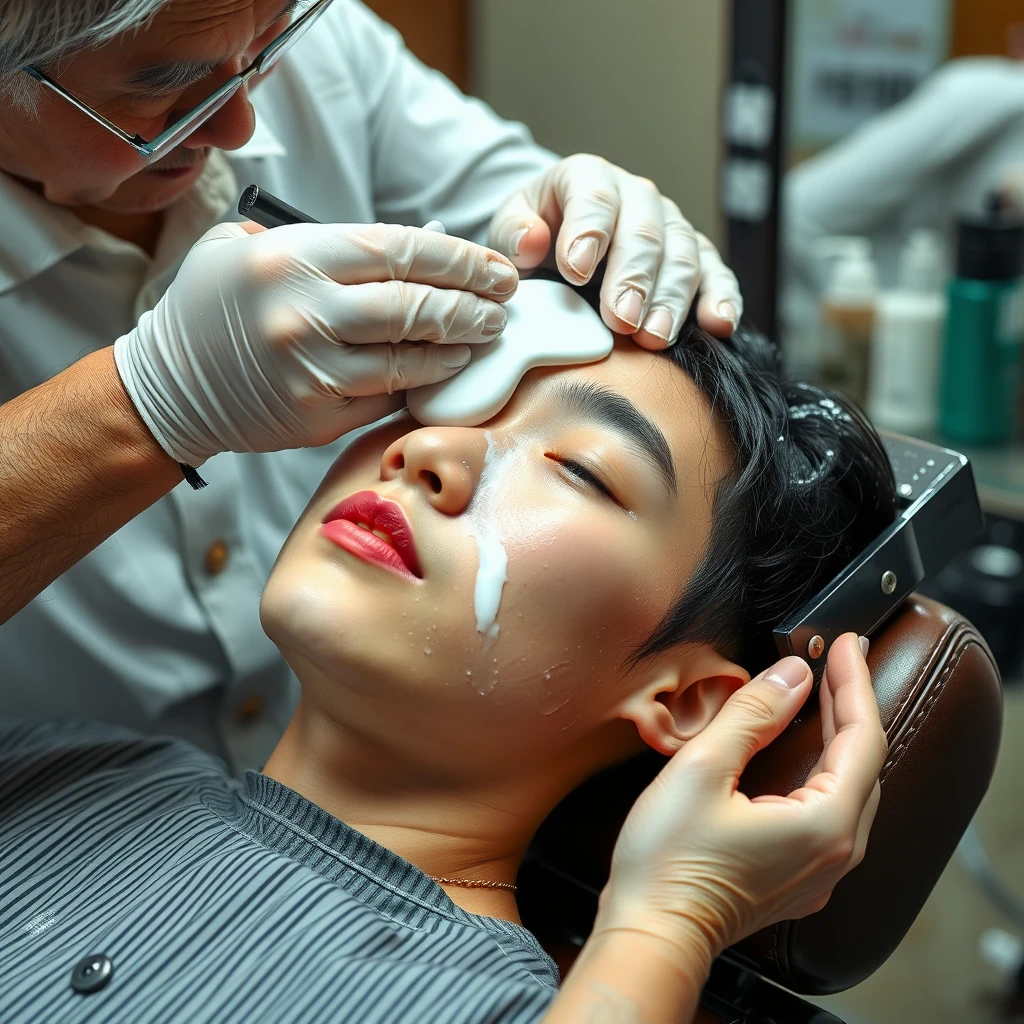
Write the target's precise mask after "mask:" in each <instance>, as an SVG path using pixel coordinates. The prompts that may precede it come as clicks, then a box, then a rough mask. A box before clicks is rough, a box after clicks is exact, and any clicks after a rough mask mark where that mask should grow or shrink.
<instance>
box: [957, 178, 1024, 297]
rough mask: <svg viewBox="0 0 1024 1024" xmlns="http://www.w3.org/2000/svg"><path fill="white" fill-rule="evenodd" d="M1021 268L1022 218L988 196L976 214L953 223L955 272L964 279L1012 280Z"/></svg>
mask: <svg viewBox="0 0 1024 1024" xmlns="http://www.w3.org/2000/svg"><path fill="white" fill-rule="evenodd" d="M1022 270H1024V221H1022V220H1021V219H1020V217H1019V216H1018V215H1017V214H1015V213H1013V212H1011V211H1009V210H1005V209H1003V208H1002V207H1001V204H1000V200H999V197H998V195H996V196H993V197H990V201H989V203H988V209H987V210H986V212H985V213H984V214H982V215H981V216H980V217H978V216H967V217H962V218H961V219H960V221H959V223H958V225H957V247H956V276H957V277H960V278H964V279H966V280H968V281H1012V280H1013V279H1014V278H1015V277H1020V276H1021V272H1022Z"/></svg>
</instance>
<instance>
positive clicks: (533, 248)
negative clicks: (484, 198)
mask: <svg viewBox="0 0 1024 1024" xmlns="http://www.w3.org/2000/svg"><path fill="white" fill-rule="evenodd" d="M619 175H622V176H625V171H620V170H619V169H618V168H616V167H613V166H612V165H611V164H610V163H608V161H607V160H604V159H602V158H601V157H598V156H590V155H588V154H585V153H581V154H577V155H576V156H570V157H566V159H565V160H562V161H561V162H560V163H558V164H556V165H555V166H554V167H553V168H551V169H550V170H548V171H546V172H545V173H544V174H543V175H541V176H540V177H539V178H538V179H537V180H536V181H534V182H532V183H531V184H530V185H529V186H527V187H526V188H525V189H522V190H521V191H519V192H517V193H515V194H514V195H513V196H511V197H510V198H509V199H508V200H506V202H505V203H504V204H503V205H502V206H501V207H499V209H498V212H497V213H496V214H495V215H494V219H493V220H492V221H491V240H492V244H493V245H494V247H495V248H496V249H498V250H500V251H501V252H507V253H509V254H510V255H511V256H512V258H513V259H514V261H515V263H516V265H517V266H519V267H524V268H525V267H535V266H537V265H538V264H539V263H541V262H542V261H543V260H544V259H545V257H547V255H548V252H549V250H550V247H551V239H552V237H554V236H556V235H557V240H556V242H555V265H556V266H557V267H558V270H559V272H560V273H561V274H562V276H563V277H564V278H565V279H566V280H567V281H569V282H570V283H571V284H574V285H582V284H586V282H587V281H589V280H590V278H591V277H592V276H593V274H594V271H595V270H596V269H597V265H598V264H599V263H600V262H601V260H602V259H604V257H605V254H606V253H607V252H608V245H609V242H610V241H611V238H612V235H613V234H614V232H615V225H616V223H617V221H618V217H619V204H620V200H619V189H618V176H619Z"/></svg>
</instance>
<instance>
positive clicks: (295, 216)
mask: <svg viewBox="0 0 1024 1024" xmlns="http://www.w3.org/2000/svg"><path fill="white" fill-rule="evenodd" d="M238 212H239V213H240V214H241V215H242V216H243V217H248V218H249V220H252V221H255V222H256V223H257V224H259V225H260V226H261V227H265V228H277V227H280V226H281V225H282V224H319V223H320V221H318V220H315V219H314V218H313V217H309V216H307V215H306V214H304V213H303V212H302V211H301V210H296V209H295V207H294V206H289V205H288V204H287V203H286V202H285V201H284V200H283V199H278V198H277V196H273V195H271V194H270V193H269V192H268V191H267V190H266V189H264V188H260V186H259V185H250V186H249V187H248V188H247V189H246V190H245V191H244V192H243V193H242V194H241V196H240V197H239V199H238Z"/></svg>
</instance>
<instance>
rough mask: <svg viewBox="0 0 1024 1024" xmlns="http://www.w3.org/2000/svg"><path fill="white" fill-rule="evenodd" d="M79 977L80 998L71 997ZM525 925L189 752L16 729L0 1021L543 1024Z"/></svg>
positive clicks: (75, 730) (0, 891)
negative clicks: (485, 911) (483, 908)
mask: <svg viewBox="0 0 1024 1024" xmlns="http://www.w3.org/2000/svg"><path fill="white" fill-rule="evenodd" d="M73 982H74V986H73ZM557 984H558V979H557V972H556V970H555V966H554V964H553V963H552V962H551V960H550V959H549V958H548V957H547V955H546V954H545V953H544V951H543V950H542V949H541V948H540V946H539V945H538V943H537V942H536V940H535V939H534V938H533V936H532V935H530V933H529V932H527V931H526V930H525V929H523V928H520V927H519V926H517V925H513V924H511V923H509V922H506V921H499V920H496V919H493V918H487V917H478V916H475V915H472V914H467V913H465V912H464V911H462V910H460V909H459V908H458V907H457V906H455V904H454V903H452V902H451V900H450V899H449V898H448V897H447V896H446V895H445V893H444V892H443V891H442V890H441V889H440V888H439V887H438V886H437V885H436V884H435V883H434V882H432V881H431V880H430V879H429V878H428V877H427V876H426V875H424V874H423V872H421V871H420V870H419V869H417V868H415V867H413V866H412V865H411V864H409V863H408V862H407V861H405V860H403V859H402V858H401V857H398V856H397V855H396V854H394V853H392V852H391V851H390V850H387V849H385V848H383V847H382V846H379V845H378V844H376V843H374V842H372V841H371V840H370V839H368V838H367V837H366V836H364V835H361V834H360V833H358V832H356V831H354V830H353V829H351V828H349V827H348V826H347V825H345V824H344V823H343V822H341V821H339V820H338V819H336V818H334V817H332V816H331V815H330V814H328V813H327V812H326V811H324V810H322V809H321V808H319V807H317V806H316V805H315V804H313V803H311V802H310V801H308V800H306V799H304V798H303V797H301V796H299V795H298V794H297V793H295V792H293V791H292V790H290V789H287V788H286V787H284V786H282V785H280V784H279V783H277V782H275V781H273V780H272V779H268V778H266V777H265V776H262V775H258V774H256V773H253V772H250V773H249V774H248V775H247V777H246V779H245V781H244V783H241V782H238V781H237V780H235V779H232V778H231V777H230V776H229V775H228V773H227V771H226V769H225V768H224V766H223V765H222V764H221V763H220V762H219V761H217V760H215V759H214V758H212V757H210V756H208V755H206V754H203V753H201V752H200V751H198V750H196V749H195V748H193V747H190V746H188V745H187V744H184V743H181V742H179V741H177V740H170V739H163V738H153V737H143V736H138V735H135V734H133V733H129V732H125V731H121V730H117V729H112V728H109V727H106V726H99V725H88V724H77V723H67V722H63V723H62V722H42V723H40V722H35V723H20V724H19V723H14V724H4V725H0V1022H3V1024H14V1022H20V1021H31V1022H32V1024H51V1022H53V1024H65V1022H67V1024H71V1022H75V1021H89V1022H90V1024H100V1022H117V1024H143V1022H150V1021H154V1022H155V1021H185V1022H189V1024H192V1022H201V1021H211V1022H212V1021H216V1022H218V1024H220V1022H233V1021H246V1022H250V1021H251V1022H262V1021H268V1022H271V1021H272V1022H274V1024H284V1022H288V1021H296V1022H306V1021H353V1022H366V1024H376V1022H385V1021H395V1022H399V1021H400V1022H403V1024H410V1022H430V1021H438V1022H440V1021H443V1022H446V1024H447V1022H452V1024H470V1022H485V1021H486V1022H498V1021H501V1022H509V1024H512V1022H515V1024H519V1022H524V1024H525V1022H533V1021H538V1020H540V1018H541V1017H542V1016H543V1015H544V1012H545V1010H546V1008H547V1006H548V1005H549V1004H550V1002H551V1000H552V999H553V997H554V995H555V992H556V987H557Z"/></svg>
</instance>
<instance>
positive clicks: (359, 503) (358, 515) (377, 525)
mask: <svg viewBox="0 0 1024 1024" xmlns="http://www.w3.org/2000/svg"><path fill="white" fill-rule="evenodd" d="M360 523H365V524H366V525H365V526H360V525H359V524H360ZM366 527H369V529H367V528H366ZM373 530H377V531H378V532H379V533H383V534H385V535H386V536H387V538H388V540H383V539H381V538H380V537H378V536H377V535H376V534H374V533H372V532H371V531H373ZM320 532H321V533H322V534H323V535H324V536H325V537H326V538H327V539H328V540H331V541H333V542H334V543H335V544H337V545H338V546H339V547H341V548H344V549H345V550H346V551H348V552H350V553H351V554H353V555H355V556H356V557H357V558H361V559H363V561H365V562H376V563H378V564H379V565H383V566H384V567H385V568H388V569H391V570H392V571H394V572H397V573H399V574H400V575H402V576H411V577H412V578H413V579H422V578H423V572H422V571H421V569H420V563H419V559H418V558H417V557H416V545H415V544H414V543H413V539H412V527H411V526H410V525H409V520H408V519H406V518H405V513H404V512H403V511H402V509H401V508H400V507H399V506H398V505H396V504H395V503H394V502H393V501H388V500H387V499H385V498H382V497H381V496H380V495H379V494H377V493H375V492H374V491H359V492H358V493H356V494H353V495H351V496H350V497H348V498H346V499H345V500H344V501H342V502H340V503H339V504H337V505H335V507H334V508H333V509H332V510H331V511H330V512H329V513H328V514H327V516H326V518H325V519H324V521H323V525H322V526H321V527H320Z"/></svg>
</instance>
